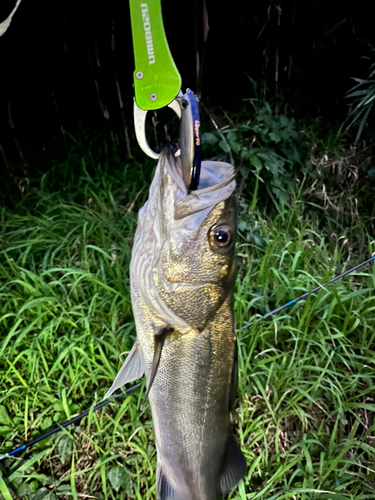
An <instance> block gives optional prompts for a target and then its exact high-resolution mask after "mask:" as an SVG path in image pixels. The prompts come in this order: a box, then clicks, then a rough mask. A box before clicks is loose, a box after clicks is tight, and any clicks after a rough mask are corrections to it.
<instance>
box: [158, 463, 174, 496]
mask: <svg viewBox="0 0 375 500" xmlns="http://www.w3.org/2000/svg"><path fill="white" fill-rule="evenodd" d="M156 489H157V493H158V499H159V500H177V499H179V496H178V493H177V491H176V490H175V489H174V487H173V486H172V485H171V483H170V481H169V480H168V478H167V476H166V475H165V474H164V472H163V470H162V469H161V467H160V465H159V464H158V473H157V479H156Z"/></svg>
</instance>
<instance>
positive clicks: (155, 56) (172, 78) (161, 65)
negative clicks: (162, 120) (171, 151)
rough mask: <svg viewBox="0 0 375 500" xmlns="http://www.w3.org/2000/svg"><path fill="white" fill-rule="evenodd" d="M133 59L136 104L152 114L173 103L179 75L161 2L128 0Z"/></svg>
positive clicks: (178, 84) (179, 86)
mask: <svg viewBox="0 0 375 500" xmlns="http://www.w3.org/2000/svg"><path fill="white" fill-rule="evenodd" d="M129 2H130V16H131V24H132V34H133V49H134V59H135V71H134V91H135V101H136V104H137V106H138V107H139V108H140V109H143V110H145V111H151V110H155V109H160V108H163V107H164V106H167V105H168V104H169V103H171V102H172V101H173V99H174V98H175V97H176V96H177V94H178V93H179V91H180V89H181V76H180V73H179V72H178V70H177V67H176V65H175V63H174V61H173V58H172V54H171V52H170V50H169V47H168V42H167V38H166V36H165V31H164V26H163V18H162V13H161V2H160V0H148V1H147V2H142V1H140V0H129Z"/></svg>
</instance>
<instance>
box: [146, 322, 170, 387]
mask: <svg viewBox="0 0 375 500" xmlns="http://www.w3.org/2000/svg"><path fill="white" fill-rule="evenodd" d="M172 331H173V328H171V327H169V326H166V327H165V328H162V329H161V330H160V331H159V332H158V333H156V334H155V348H154V357H153V360H152V366H151V374H150V379H149V381H148V385H147V390H146V394H145V397H147V396H148V393H149V392H150V389H151V386H152V383H153V381H154V379H155V375H156V372H157V371H158V367H159V363H160V357H161V352H162V350H163V347H164V341H165V337H166V336H167V335H168V334H169V333H171V332H172Z"/></svg>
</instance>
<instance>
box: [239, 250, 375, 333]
mask: <svg viewBox="0 0 375 500" xmlns="http://www.w3.org/2000/svg"><path fill="white" fill-rule="evenodd" d="M373 260H375V255H374V256H373V257H371V259H368V260H365V261H364V262H362V263H361V264H358V266H355V267H352V268H351V269H349V270H348V271H345V272H344V273H342V274H339V275H338V276H335V277H334V278H332V279H331V280H329V281H326V282H325V283H323V285H319V286H317V287H316V288H314V289H313V290H310V292H306V293H304V294H303V295H300V296H299V297H297V298H296V299H294V300H290V301H289V302H287V303H286V304H284V305H283V306H280V307H277V308H276V309H274V310H273V311H271V312H269V313H267V314H265V315H264V316H261V317H260V318H257V319H255V320H254V321H251V322H250V323H248V324H247V325H245V326H243V327H242V328H241V330H245V329H246V328H249V327H250V326H252V325H253V324H254V323H258V321H261V320H262V319H266V318H269V317H270V316H273V315H274V314H276V313H278V312H280V311H282V310H283V309H285V308H286V307H289V306H291V305H293V304H295V303H296V302H299V301H300V300H303V299H305V298H306V297H308V296H309V295H311V294H312V293H315V292H317V291H318V290H321V289H322V288H324V287H325V286H327V285H329V284H330V283H333V282H334V281H337V280H339V279H340V278H343V277H344V276H346V275H347V274H350V273H352V272H353V271H356V270H357V269H359V268H360V267H362V266H365V265H366V264H370V262H372V261H373Z"/></svg>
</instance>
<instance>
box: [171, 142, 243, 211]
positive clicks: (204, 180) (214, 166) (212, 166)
mask: <svg viewBox="0 0 375 500" xmlns="http://www.w3.org/2000/svg"><path fill="white" fill-rule="evenodd" d="M177 151H178V148H177V146H176V145H175V144H172V143H170V144H168V145H166V146H165V149H164V153H165V156H164V158H165V160H166V161H165V163H164V165H165V167H166V171H165V172H166V173H168V174H169V176H170V178H171V179H172V180H173V181H174V183H175V187H177V189H175V188H174V199H175V203H174V209H175V213H174V218H175V220H180V219H183V218H184V217H186V216H188V215H192V214H194V213H197V212H200V211H202V210H205V209H206V208H210V207H213V206H215V205H217V204H218V203H220V202H221V201H225V200H226V199H228V198H229V197H230V196H231V194H232V193H233V191H234V190H235V187H236V181H235V177H236V172H235V169H234V167H233V166H232V165H230V164H229V163H226V162H220V161H202V163H201V170H200V181H199V186H198V189H195V190H192V191H189V188H188V187H187V186H186V182H185V181H184V175H185V178H186V174H187V173H186V172H184V167H183V165H182V163H181V158H180V157H179V156H175V153H176V152H177ZM189 175H190V174H189ZM167 183H168V181H167ZM164 185H165V184H164Z"/></svg>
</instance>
